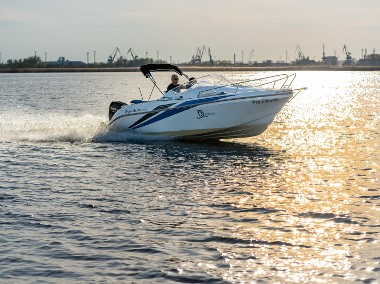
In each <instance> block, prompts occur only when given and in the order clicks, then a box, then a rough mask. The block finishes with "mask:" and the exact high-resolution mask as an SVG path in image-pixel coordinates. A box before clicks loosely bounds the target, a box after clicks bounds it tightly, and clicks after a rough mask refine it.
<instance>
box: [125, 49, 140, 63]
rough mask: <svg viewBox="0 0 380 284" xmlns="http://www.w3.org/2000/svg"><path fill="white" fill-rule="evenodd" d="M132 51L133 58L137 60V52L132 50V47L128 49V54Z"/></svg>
mask: <svg viewBox="0 0 380 284" xmlns="http://www.w3.org/2000/svg"><path fill="white" fill-rule="evenodd" d="M128 53H130V54H131V56H132V58H133V60H136V59H137V58H138V56H137V54H136V53H135V52H134V51H133V50H132V48H130V49H128V51H127V54H128Z"/></svg>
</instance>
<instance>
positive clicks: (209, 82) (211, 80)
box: [170, 75, 232, 93]
mask: <svg viewBox="0 0 380 284" xmlns="http://www.w3.org/2000/svg"><path fill="white" fill-rule="evenodd" d="M230 84H232V83H231V81H229V80H228V79H227V77H225V76H224V75H207V76H203V77H199V78H190V80H189V81H188V82H186V83H184V84H181V85H179V86H177V87H175V88H174V89H172V90H170V91H172V92H175V93H181V92H185V91H187V90H189V89H191V90H194V89H198V88H204V87H208V88H210V87H220V86H228V85H230Z"/></svg>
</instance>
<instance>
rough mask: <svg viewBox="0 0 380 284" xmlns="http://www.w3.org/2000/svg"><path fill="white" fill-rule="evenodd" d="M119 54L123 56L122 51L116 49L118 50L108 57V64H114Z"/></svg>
mask: <svg viewBox="0 0 380 284" xmlns="http://www.w3.org/2000/svg"><path fill="white" fill-rule="evenodd" d="M117 53H119V54H120V55H121V52H120V50H119V48H118V47H116V48H115V49H114V50H113V51H112V53H111V55H110V56H108V61H107V62H108V63H109V64H112V63H113V61H114V60H115V57H116V55H117Z"/></svg>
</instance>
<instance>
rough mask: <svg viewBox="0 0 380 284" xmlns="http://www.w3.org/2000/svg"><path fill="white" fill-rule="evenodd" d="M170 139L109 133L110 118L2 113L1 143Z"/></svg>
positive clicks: (136, 134) (80, 115)
mask: <svg viewBox="0 0 380 284" xmlns="http://www.w3.org/2000/svg"><path fill="white" fill-rule="evenodd" d="M168 139H169V138H168V137H162V136H153V135H145V134H141V133H135V132H133V131H129V132H116V131H112V130H109V129H108V121H107V118H105V117H102V116H96V115H93V114H79V115H68V114H60V113H29V112H23V111H20V110H16V111H13V110H10V111H6V112H2V113H0V141H2V142H13V141H28V142H72V143H73V142H100V143H103V142H128V141H152V140H168Z"/></svg>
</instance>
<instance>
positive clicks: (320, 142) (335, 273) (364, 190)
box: [0, 72, 380, 283]
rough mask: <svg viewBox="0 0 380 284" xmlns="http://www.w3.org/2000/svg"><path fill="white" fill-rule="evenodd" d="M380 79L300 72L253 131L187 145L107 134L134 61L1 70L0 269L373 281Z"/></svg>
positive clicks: (28, 277) (130, 276) (133, 77)
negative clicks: (60, 70) (124, 65)
mask: <svg viewBox="0 0 380 284" xmlns="http://www.w3.org/2000/svg"><path fill="white" fill-rule="evenodd" d="M202 74H203V73H202ZM190 75H193V76H195V77H197V76H198V75H200V73H192V74H190ZM227 75H228V76H229V77H230V78H232V79H246V78H249V77H251V76H253V74H252V73H244V74H242V75H239V74H238V73H230V74H227ZM379 75H380V73H379V72H297V79H296V81H295V85H294V87H303V86H307V87H308V90H307V91H304V92H302V93H301V94H300V95H299V96H298V97H296V98H295V99H294V100H293V101H292V102H291V103H290V104H289V105H287V106H286V107H285V108H284V110H283V111H282V112H281V113H280V114H279V115H278V116H277V118H276V120H275V123H274V124H273V125H272V126H271V127H270V128H269V129H268V130H267V131H266V132H265V133H264V134H263V135H261V136H258V137H254V138H249V139H236V140H226V141H220V142H213V143H185V142H175V141H168V140H164V139H161V140H157V139H156V140H154V139H152V138H151V137H147V136H143V135H132V134H125V135H120V134H116V133H108V132H106V131H105V127H104V123H106V121H107V111H108V104H109V102H110V101H111V100H115V99H118V100H125V101H128V100H130V99H133V98H139V97H140V91H139V89H138V86H139V85H140V88H141V91H142V93H143V95H144V98H147V97H148V96H149V93H150V90H151V89H150V85H149V84H148V85H145V84H146V83H149V81H146V79H144V77H143V76H142V75H140V74H139V73H96V74H92V73H91V74H85V73H83V74H6V75H4V74H0V99H1V104H0V165H1V172H0V224H1V231H0V244H1V246H0V281H1V282H2V283H3V282H4V283H118V282H119V283H133V282H135V283H171V282H172V283H175V282H179V283H189V282H190V283H202V282H209V283H252V282H254V283H255V282H257V283H273V282H276V283H287V282H289V283H297V282H298V283H321V282H322V283H378V282H379V279H380V243H379V242H380V185H379V184H380V183H379V178H380V174H379V172H380V166H379V164H380V126H379V124H380V123H379V121H380V119H379V111H378V110H379V107H380V83H379V82H380V81H379ZM166 77H167V76H166ZM166 77H161V78H159V79H160V80H166V79H167V78H166ZM155 96H156V97H157V95H156V94H153V97H155Z"/></svg>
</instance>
